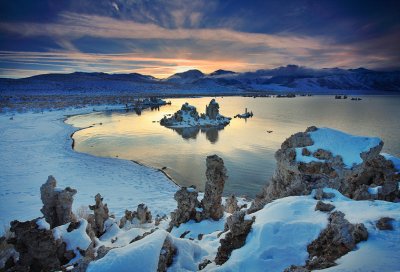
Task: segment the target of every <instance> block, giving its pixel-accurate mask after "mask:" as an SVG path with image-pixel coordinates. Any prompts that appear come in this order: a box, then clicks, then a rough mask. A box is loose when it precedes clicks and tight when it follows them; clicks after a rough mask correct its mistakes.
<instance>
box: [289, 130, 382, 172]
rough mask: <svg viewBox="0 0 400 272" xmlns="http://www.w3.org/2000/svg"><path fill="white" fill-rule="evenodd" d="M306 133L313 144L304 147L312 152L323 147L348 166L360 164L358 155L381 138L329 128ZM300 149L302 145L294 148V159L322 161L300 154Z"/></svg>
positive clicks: (373, 145)
mask: <svg viewBox="0 0 400 272" xmlns="http://www.w3.org/2000/svg"><path fill="white" fill-rule="evenodd" d="M308 134H309V135H310V137H311V139H312V140H313V142H314V144H313V145H310V146H307V147H305V148H307V149H308V150H309V151H310V152H311V153H314V152H315V151H317V150H318V149H323V150H326V151H329V152H331V153H332V155H333V156H340V157H342V160H343V163H344V164H345V166H346V167H348V168H351V167H353V166H354V165H357V164H361V163H362V162H363V160H362V158H361V156H360V155H361V153H363V152H367V151H369V150H370V149H371V148H374V147H376V146H378V145H379V144H380V143H381V139H379V138H377V137H363V136H354V135H350V134H347V133H344V132H342V131H338V130H335V129H331V128H318V129H317V130H316V131H312V132H309V133H308ZM302 149H303V147H298V148H296V160H297V161H298V162H304V163H309V162H312V161H315V162H323V161H324V160H320V159H317V158H315V157H313V156H312V155H310V156H305V155H302Z"/></svg>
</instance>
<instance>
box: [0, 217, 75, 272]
mask: <svg viewBox="0 0 400 272" xmlns="http://www.w3.org/2000/svg"><path fill="white" fill-rule="evenodd" d="M36 221H37V219H34V220H31V221H26V222H19V221H13V222H11V224H10V225H11V228H10V230H11V231H12V232H13V233H14V234H15V236H14V237H13V238H10V239H9V240H8V242H9V243H11V244H13V245H14V247H15V249H16V250H17V252H18V253H19V260H18V262H17V264H16V266H15V267H13V268H12V269H14V270H13V271H54V270H60V267H61V265H63V264H66V263H68V261H69V260H71V259H72V258H74V257H75V254H74V253H73V252H72V251H67V250H66V246H65V243H64V242H62V241H61V240H55V239H54V237H53V232H52V231H51V230H46V229H39V228H38V226H37V224H36Z"/></svg>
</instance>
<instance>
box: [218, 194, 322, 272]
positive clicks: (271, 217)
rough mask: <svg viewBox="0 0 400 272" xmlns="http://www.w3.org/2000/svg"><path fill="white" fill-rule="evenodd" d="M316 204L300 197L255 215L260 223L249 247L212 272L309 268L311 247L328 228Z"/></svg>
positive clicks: (275, 203)
mask: <svg viewBox="0 0 400 272" xmlns="http://www.w3.org/2000/svg"><path fill="white" fill-rule="evenodd" d="M315 204H316V201H315V200H314V199H313V198H312V197H310V196H299V197H297V196H296V197H286V198H282V199H279V200H276V201H274V202H272V203H270V204H268V205H266V206H265V207H264V208H263V209H262V210H260V211H258V212H256V213H254V214H252V215H254V216H256V221H255V222H254V224H253V226H252V230H251V231H250V233H249V235H248V236H247V239H246V244H245V245H244V246H243V247H242V248H240V249H237V250H234V251H233V252H232V255H231V257H230V258H229V260H228V261H227V262H226V263H225V264H223V265H222V266H220V267H214V268H211V269H210V271H265V269H266V268H268V270H269V271H283V270H284V269H285V268H287V267H289V266H290V265H292V264H295V265H303V264H305V260H306V259H307V257H308V253H307V245H308V244H309V243H311V241H313V240H314V239H316V238H317V237H318V235H319V233H320V232H321V230H322V229H324V228H325V227H326V225H327V215H326V214H324V213H321V212H315V211H314V208H315Z"/></svg>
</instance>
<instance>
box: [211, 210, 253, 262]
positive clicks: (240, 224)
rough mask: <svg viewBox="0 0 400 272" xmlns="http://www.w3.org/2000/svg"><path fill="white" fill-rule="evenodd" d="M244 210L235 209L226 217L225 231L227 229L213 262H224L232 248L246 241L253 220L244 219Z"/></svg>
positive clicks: (236, 247)
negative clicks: (235, 210)
mask: <svg viewBox="0 0 400 272" xmlns="http://www.w3.org/2000/svg"><path fill="white" fill-rule="evenodd" d="M245 216H246V212H245V211H237V212H235V213H234V214H232V215H231V216H229V217H228V219H227V220H226V224H225V231H228V230H229V231H228V232H227V233H226V235H225V238H223V239H221V240H220V242H221V245H220V247H219V248H218V252H217V256H216V257H215V263H216V264H217V265H221V264H223V263H225V262H226V261H227V260H228V259H229V257H230V256H231V253H232V251H233V250H234V249H238V248H241V247H242V246H243V245H244V243H245V242H246V237H247V234H248V233H249V232H250V230H251V226H252V225H253V222H254V220H255V217H252V219H251V220H249V219H245Z"/></svg>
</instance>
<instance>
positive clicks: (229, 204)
mask: <svg viewBox="0 0 400 272" xmlns="http://www.w3.org/2000/svg"><path fill="white" fill-rule="evenodd" d="M238 210H239V206H238V201H237V198H236V196H235V195H231V196H229V197H227V198H226V203H225V211H226V212H227V213H234V212H236V211H238Z"/></svg>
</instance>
